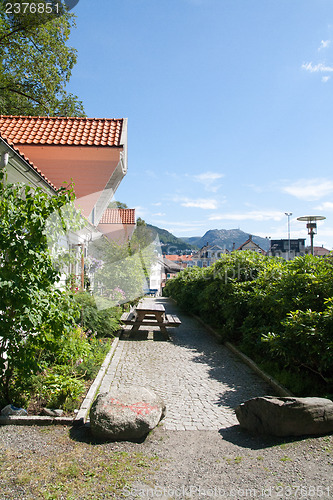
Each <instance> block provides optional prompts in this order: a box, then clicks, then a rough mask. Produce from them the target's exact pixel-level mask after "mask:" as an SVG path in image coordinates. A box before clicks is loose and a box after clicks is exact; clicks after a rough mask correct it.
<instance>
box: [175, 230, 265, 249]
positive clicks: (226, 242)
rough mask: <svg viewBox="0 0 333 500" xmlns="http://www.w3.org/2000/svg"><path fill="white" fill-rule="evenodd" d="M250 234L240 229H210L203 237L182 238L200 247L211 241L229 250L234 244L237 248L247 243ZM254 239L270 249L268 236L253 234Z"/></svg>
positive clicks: (262, 246)
mask: <svg viewBox="0 0 333 500" xmlns="http://www.w3.org/2000/svg"><path fill="white" fill-rule="evenodd" d="M249 236H250V235H249V233H245V232H244V231H241V230H240V229H210V230H209V231H207V232H206V233H205V234H204V236H202V237H200V236H199V237H191V238H181V239H182V240H184V241H185V242H187V243H189V244H191V245H196V246H198V247H199V248H202V247H203V246H204V245H206V244H207V243H209V244H210V245H219V246H220V247H222V248H226V249H227V250H232V249H233V244H235V248H238V247H239V246H240V245H242V243H245V241H246V240H248V239H249ZM252 240H253V241H254V242H255V243H257V245H259V246H260V247H261V248H262V249H263V250H265V251H267V250H269V240H268V239H267V238H262V237H261V236H255V235H252Z"/></svg>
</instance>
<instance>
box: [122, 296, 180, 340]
mask: <svg viewBox="0 0 333 500" xmlns="http://www.w3.org/2000/svg"><path fill="white" fill-rule="evenodd" d="M120 320H121V322H122V323H124V325H129V326H131V327H132V328H131V329H130V332H131V334H133V333H135V332H137V331H138V330H139V328H140V327H141V326H144V327H145V326H158V327H159V328H160V331H161V332H162V333H163V334H164V335H165V336H166V337H167V338H169V336H168V333H167V330H166V329H167V328H168V327H170V328H176V327H178V326H180V325H181V321H180V319H179V318H178V316H176V315H174V314H165V310H164V307H163V306H162V305H161V304H154V303H153V304H152V303H151V302H149V303H148V302H147V303H146V305H145V304H144V302H143V303H140V304H139V305H138V307H137V309H136V310H133V311H130V312H125V313H123V314H122V316H121V318H120Z"/></svg>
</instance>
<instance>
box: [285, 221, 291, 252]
mask: <svg viewBox="0 0 333 500" xmlns="http://www.w3.org/2000/svg"><path fill="white" fill-rule="evenodd" d="M285 215H286V216H287V217H288V260H290V217H291V216H292V212H285Z"/></svg>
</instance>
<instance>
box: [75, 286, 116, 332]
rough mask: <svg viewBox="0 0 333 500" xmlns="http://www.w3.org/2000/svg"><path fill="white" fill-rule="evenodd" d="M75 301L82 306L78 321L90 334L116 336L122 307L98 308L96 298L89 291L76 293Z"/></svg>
mask: <svg viewBox="0 0 333 500" xmlns="http://www.w3.org/2000/svg"><path fill="white" fill-rule="evenodd" d="M75 302H76V304H77V305H78V306H79V308H80V315H79V317H78V320H77V321H78V322H79V323H80V325H81V326H82V328H83V330H84V331H85V332H86V333H87V334H88V335H92V334H96V335H97V337H114V334H115V332H116V331H117V330H118V329H119V320H120V316H121V314H122V310H121V308H120V307H109V308H107V309H98V308H97V306H96V302H95V299H94V297H93V296H92V295H90V294H89V293H88V292H78V293H77V294H75Z"/></svg>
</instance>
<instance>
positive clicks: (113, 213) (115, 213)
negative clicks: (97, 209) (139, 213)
mask: <svg viewBox="0 0 333 500" xmlns="http://www.w3.org/2000/svg"><path fill="white" fill-rule="evenodd" d="M99 223H100V224H135V208H107V209H106V210H105V212H104V213H103V215H102V218H101V220H100V221H99Z"/></svg>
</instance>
